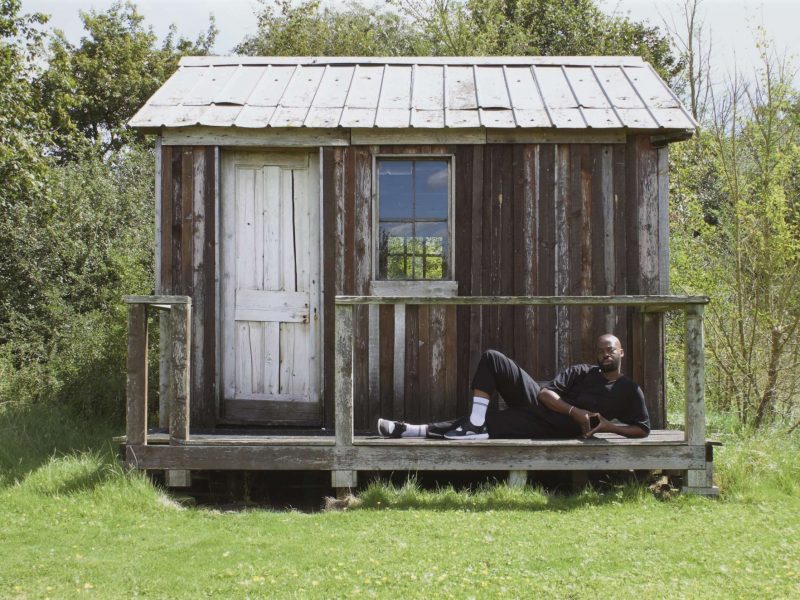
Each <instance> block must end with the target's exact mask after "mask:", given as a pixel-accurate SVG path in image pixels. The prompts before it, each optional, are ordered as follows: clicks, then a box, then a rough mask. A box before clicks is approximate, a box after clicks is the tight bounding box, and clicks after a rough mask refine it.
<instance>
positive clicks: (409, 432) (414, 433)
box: [400, 423, 428, 438]
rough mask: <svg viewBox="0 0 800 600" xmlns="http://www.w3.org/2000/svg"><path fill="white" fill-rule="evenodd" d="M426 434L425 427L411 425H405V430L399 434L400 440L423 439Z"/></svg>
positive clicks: (426, 429)
mask: <svg viewBox="0 0 800 600" xmlns="http://www.w3.org/2000/svg"><path fill="white" fill-rule="evenodd" d="M427 434H428V426H427V425H411V424H410V423H406V430H405V431H404V432H403V433H401V434H400V437H401V438H406V437H407V438H419V437H425V436H426V435H427Z"/></svg>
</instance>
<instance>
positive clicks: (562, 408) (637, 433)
mask: <svg viewBox="0 0 800 600" xmlns="http://www.w3.org/2000/svg"><path fill="white" fill-rule="evenodd" d="M538 398H539V401H540V402H541V403H542V404H544V405H545V406H546V407H547V408H549V409H550V410H552V411H553V412H557V413H561V414H562V415H569V416H570V417H571V418H572V420H573V421H575V422H576V423H577V424H578V426H579V427H580V428H581V432H582V433H583V436H584V437H587V438H590V437H592V436H593V435H594V434H595V433H616V434H617V435H621V436H624V437H629V438H642V437H647V435H648V432H647V431H645V430H644V429H643V428H641V427H639V426H638V425H624V424H619V425H618V424H616V423H612V422H611V421H609V420H608V419H606V418H605V417H604V416H603V415H601V414H600V413H592V412H589V411H588V410H583V409H582V408H578V407H577V406H573V405H572V404H569V403H568V402H564V401H563V400H562V399H561V396H559V395H558V394H556V393H555V392H554V391H552V390H542V391H541V392H539V396H538ZM590 417H597V418H598V419H600V424H599V425H598V426H597V427H595V428H594V429H592V427H591V425H590V421H589V419H590Z"/></svg>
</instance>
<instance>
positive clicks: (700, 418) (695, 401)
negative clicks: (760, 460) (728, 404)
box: [684, 304, 718, 495]
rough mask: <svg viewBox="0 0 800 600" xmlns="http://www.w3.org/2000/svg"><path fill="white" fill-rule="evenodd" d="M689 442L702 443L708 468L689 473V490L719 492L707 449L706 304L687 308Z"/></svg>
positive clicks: (687, 419) (687, 434)
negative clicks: (704, 312)
mask: <svg viewBox="0 0 800 600" xmlns="http://www.w3.org/2000/svg"><path fill="white" fill-rule="evenodd" d="M686 442H687V443H688V444H689V445H690V446H702V447H703V448H704V452H705V453H706V461H707V462H706V468H705V469H690V470H687V471H686V474H685V481H686V483H685V487H684V491H686V492H695V493H702V494H709V495H715V494H717V493H718V490H717V488H715V487H714V477H713V468H712V463H711V458H710V456H711V454H710V453H709V452H708V449H707V448H706V407H705V351H704V342H703V305H702V304H691V305H689V306H687V307H686Z"/></svg>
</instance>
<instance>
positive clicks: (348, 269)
mask: <svg viewBox="0 0 800 600" xmlns="http://www.w3.org/2000/svg"><path fill="white" fill-rule="evenodd" d="M378 152H379V153H382V154H383V153H386V154H389V153H399V154H414V153H419V154H438V153H441V154H452V155H453V156H454V157H455V179H456V183H455V223H454V224H453V225H454V226H453V231H454V244H455V256H456V259H455V265H454V267H455V278H456V280H457V282H458V293H459V295H581V294H585V295H588V294H598V295H602V294H657V293H666V292H667V291H668V280H667V275H668V274H667V268H666V265H667V264H668V257H667V254H666V253H667V251H668V239H667V235H668V234H667V229H666V223H667V214H666V209H667V207H666V193H667V189H668V188H667V185H666V179H665V178H666V168H665V165H666V162H665V161H666V152H667V151H666V149H656V148H654V147H653V146H652V145H651V143H650V138H649V137H648V136H637V137H633V136H632V137H630V138H629V139H628V141H627V143H626V144H490V145H485V146H482V145H475V146H449V147H448V146H414V147H409V146H402V147H393V146H371V147H367V146H354V147H349V148H326V149H325V150H324V151H323V162H322V169H323V194H324V211H325V214H324V223H325V231H324V238H325V239H324V247H325V248H328V249H329V250H330V252H331V255H330V257H329V260H325V261H324V265H325V272H324V277H323V279H324V281H325V291H326V294H325V354H326V356H325V365H326V369H325V389H326V393H325V406H326V410H325V420H326V424H328V425H332V424H333V396H332V390H333V369H332V367H333V296H334V294H355V295H366V294H369V283H370V278H371V273H372V265H371V261H372V254H371V240H370V235H371V223H372V198H371V194H372V192H371V181H372V173H371V169H372V154H374V153H378ZM334 253H335V256H334ZM369 310H370V309H369V307H366V306H365V307H357V309H356V311H355V313H354V327H355V335H354V351H355V357H356V360H355V377H354V391H355V395H354V397H355V405H354V410H355V427H356V429H357V430H358V429H362V430H370V429H372V428H373V427H374V423H375V419H377V417H378V416H390V417H394V418H398V419H405V420H408V421H412V422H420V421H423V422H424V421H428V420H436V419H441V418H448V417H451V416H456V415H459V414H463V413H464V412H465V411H466V410H467V404H468V402H469V397H470V395H469V386H470V379H471V375H472V371H473V369H474V367H475V365H476V364H477V361H478V359H479V357H480V354H481V352H482V351H483V350H484V349H487V348H496V349H499V350H501V351H503V352H505V353H507V354H509V355H510V356H512V357H514V358H515V359H517V360H518V361H519V362H520V363H521V364H522V365H523V366H524V367H525V368H526V369H527V370H529V372H530V373H531V374H533V375H534V377H536V378H537V379H547V378H550V377H552V376H553V375H554V374H555V373H556V372H557V371H558V370H559V369H560V368H563V367H564V366H566V365H569V364H572V363H576V362H591V361H593V360H594V341H595V338H596V336H597V335H599V334H601V333H603V332H605V331H613V332H615V333H616V334H617V335H618V336H619V337H620V339H621V340H622V342H623V345H624V346H625V348H626V352H627V354H626V357H625V359H624V362H623V369H624V370H625V371H626V372H627V373H629V374H630V375H631V376H632V377H633V378H634V379H636V380H637V381H638V382H639V383H640V384H641V385H642V387H643V389H644V391H645V395H646V397H647V401H648V406H649V408H650V411H651V418H652V421H653V426H654V427H662V426H663V424H664V421H665V406H664V404H665V399H664V396H665V393H664V370H663V366H664V352H663V345H664V342H663V320H662V317H661V316H660V315H657V314H655V315H646V316H642V315H640V314H639V313H638V312H636V311H635V310H633V309H591V308H577V307H576V308H558V309H549V308H514V307H507V308H502V307H489V308H482V309H480V308H470V307H459V308H458V309H456V308H454V307H424V306H408V307H406V311H405V319H404V320H403V319H401V320H400V321H397V320H396V319H395V315H394V311H393V308H392V307H387V306H381V307H379V308H377V311H378V315H377V319H375V318H374V317H373V323H375V322H377V323H378V335H377V336H376V335H375V332H374V331H372V332H370V330H369V323H370V317H369ZM373 310H376V309H375V308H373ZM398 326H399V327H400V328H404V330H405V332H404V333H405V348H404V349H405V352H404V356H403V357H402V360H397V357H396V354H397V352H398V345H397V344H396V341H395V336H396V333H397V327H398ZM370 334H371V335H370ZM370 340H372V341H370ZM370 344H372V345H373V348H372V350H370ZM400 347H402V346H400ZM370 355H371V356H372V360H373V362H375V357H376V355H377V359H378V360H377V365H375V369H376V370H377V373H378V385H375V384H374V382H373V385H372V386H370ZM395 368H402V370H403V375H402V377H400V378H399V380H400V381H401V382H402V385H401V386H399V387H398V386H396V385H394V381H395V379H397V378H396V376H395V372H394V371H395ZM373 377H374V375H373Z"/></svg>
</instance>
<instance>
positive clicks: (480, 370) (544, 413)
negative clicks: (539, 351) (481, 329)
mask: <svg viewBox="0 0 800 600" xmlns="http://www.w3.org/2000/svg"><path fill="white" fill-rule="evenodd" d="M472 389H477V390H480V391H482V392H485V393H487V394H488V395H489V396H490V397H491V398H492V401H490V403H489V409H488V410H487V412H486V428H487V430H488V432H489V437H490V438H523V439H525V438H528V439H530V438H544V439H547V438H567V437H576V436H578V435H580V433H581V431H580V428H579V427H578V425H577V424H576V423H575V422H574V421H573V420H572V419H571V418H569V417H568V416H567V415H562V414H560V413H556V412H553V411H551V410H550V409H549V408H547V407H546V406H544V405H543V404H542V403H541V402H539V400H538V398H537V397H538V395H539V392H540V391H541V387H540V385H539V383H537V382H536V381H535V380H534V379H533V377H531V376H530V375H529V374H528V373H527V372H526V371H525V370H524V369H523V368H522V367H520V366H519V365H518V364H517V363H516V362H514V361H513V360H511V359H510V358H508V357H507V356H506V355H505V354H503V353H502V352H498V351H497V350H487V351H486V352H484V353H483V354H482V355H481V359H480V362H479V363H478V367H477V369H475V375H474V377H473V378H472ZM497 394H500V395H501V396H502V397H503V400H504V401H505V403H506V406H507V407H508V408H507V409H505V410H499V408H498V407H497V402H496V398H495V397H496V395H497ZM466 418H469V417H461V418H458V419H452V420H449V421H442V422H439V423H430V424H429V425H428V427H429V428H432V429H433V430H434V431H443V430H444V431H449V430H450V429H453V428H455V427H457V426H458V424H459V423H461V422H462V421H463V420H464V419H466Z"/></svg>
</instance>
